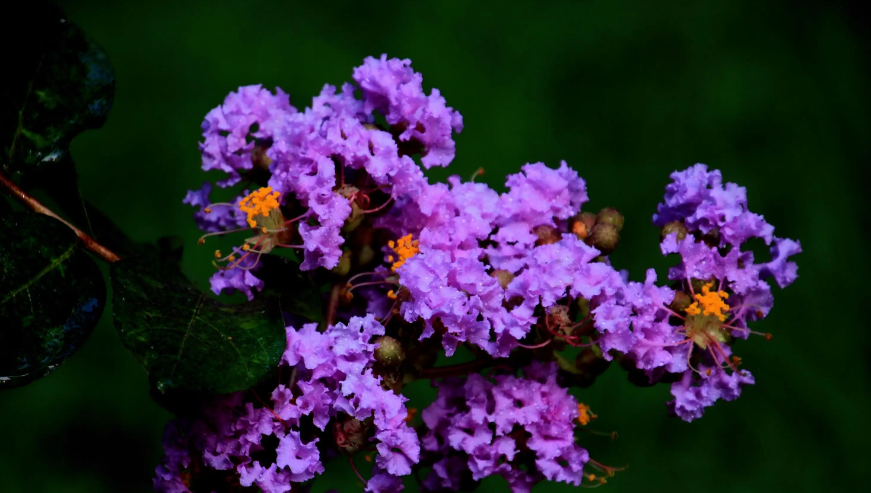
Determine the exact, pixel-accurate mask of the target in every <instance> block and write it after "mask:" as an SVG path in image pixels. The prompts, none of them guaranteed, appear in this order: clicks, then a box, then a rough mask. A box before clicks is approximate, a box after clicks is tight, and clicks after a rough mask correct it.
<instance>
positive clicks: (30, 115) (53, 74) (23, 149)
mask: <svg viewBox="0 0 871 493" xmlns="http://www.w3.org/2000/svg"><path fill="white" fill-rule="evenodd" d="M3 17H4V24H5V25H4V29H3V30H4V31H5V32H4V33H3V34H4V37H8V39H9V41H10V42H14V43H15V44H14V45H6V46H12V48H10V49H7V50H6V51H5V52H4V53H5V54H7V59H6V60H4V68H5V70H4V75H3V78H4V79H5V80H4V82H3V83H4V91H3V93H4V94H3V102H2V107H0V108H2V109H0V143H2V149H3V157H4V158H5V159H4V160H5V161H6V164H5V166H6V167H7V168H9V169H11V171H18V172H29V171H33V170H35V169H39V168H40V167H44V166H45V165H46V164H47V163H51V162H55V161H60V160H62V159H63V158H64V157H65V156H66V154H67V153H68V152H69V143H70V141H71V140H72V138H73V137H75V136H76V135H77V134H79V133H81V132H82V131H84V130H86V129H89V128H99V127H100V126H102V125H103V122H105V121H106V116H107V115H108V113H109V109H110V108H111V107H112V100H113V98H114V93H115V75H114V73H113V71H112V66H111V64H110V63H109V59H108V57H107V56H106V53H105V52H104V51H103V50H102V49H101V48H100V47H99V46H98V45H97V44H96V43H95V42H94V41H93V40H92V39H90V38H89V37H88V36H87V35H85V34H84V33H83V32H82V30H81V29H79V28H78V27H77V26H76V25H74V24H73V23H71V22H69V21H68V20H67V19H66V17H65V16H64V15H63V13H62V12H61V11H60V10H59V9H58V8H57V7H54V6H52V5H47V4H43V3H42V2H22V3H19V4H17V5H16V8H14V9H6V10H5V11H4V13H3ZM7 23H8V24H7ZM7 171H8V170H7Z"/></svg>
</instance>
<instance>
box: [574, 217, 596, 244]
mask: <svg viewBox="0 0 871 493" xmlns="http://www.w3.org/2000/svg"><path fill="white" fill-rule="evenodd" d="M595 225H596V215H595V214H593V213H592V212H580V213H578V214H576V215H575V216H574V217H572V218H571V219H569V230H570V231H571V232H572V233H574V234H575V236H577V237H578V238H579V239H581V240H583V239H586V238H587V236H589V235H590V230H591V229H593V226H595Z"/></svg>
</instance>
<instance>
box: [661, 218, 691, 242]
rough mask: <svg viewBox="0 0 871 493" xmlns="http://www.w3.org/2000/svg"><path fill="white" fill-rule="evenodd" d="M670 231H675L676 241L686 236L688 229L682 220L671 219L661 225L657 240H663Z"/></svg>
mask: <svg viewBox="0 0 871 493" xmlns="http://www.w3.org/2000/svg"><path fill="white" fill-rule="evenodd" d="M672 233H677V241H681V240H683V239H684V238H686V237H687V234H689V230H688V229H687V227H686V225H685V224H684V223H683V221H672V222H670V223H667V224H666V225H665V226H663V227H662V231H660V232H659V241H663V240H665V238H666V237H667V236H668V235H670V234H672Z"/></svg>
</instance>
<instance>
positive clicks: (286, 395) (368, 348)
mask: <svg viewBox="0 0 871 493" xmlns="http://www.w3.org/2000/svg"><path fill="white" fill-rule="evenodd" d="M383 334H384V328H383V327H382V326H381V325H380V324H379V323H378V322H377V321H376V320H375V318H374V317H373V316H372V315H369V316H367V317H354V318H352V319H351V320H350V321H349V322H348V323H347V324H344V323H337V324H335V325H332V326H330V327H328V328H327V330H326V331H325V332H318V331H317V325H316V324H306V325H304V326H303V327H302V328H301V329H300V330H297V329H295V328H293V327H288V328H287V349H286V350H285V352H284V354H283V355H282V358H281V364H282V365H286V366H289V367H291V368H293V369H294V374H295V375H296V378H295V381H293V382H292V383H291V384H290V386H287V385H284V384H280V385H278V386H277V387H276V388H275V390H274V391H273V393H272V396H271V406H269V407H267V406H264V407H256V406H255V405H254V404H253V403H251V402H246V400H245V396H244V393H242V392H239V393H235V394H231V395H229V396H224V397H220V398H218V399H216V400H214V401H213V402H212V403H210V404H209V405H208V406H206V407H205V408H204V409H203V411H202V412H201V413H200V416H199V417H198V418H197V419H196V420H194V421H193V422H190V421H188V420H183V419H179V420H175V421H173V422H171V424H170V425H168V426H167V429H166V433H165V437H164V446H165V452H166V456H165V458H164V463H163V464H161V465H160V466H158V469H157V478H156V479H155V487H156V488H157V489H158V491H188V490H187V489H180V488H181V486H182V485H186V486H185V488H188V487H189V476H190V467H191V464H192V462H191V456H190V454H191V453H196V454H198V455H197V457H196V461H197V464H198V465H201V466H203V467H208V468H212V469H215V470H218V471H235V472H236V473H237V474H238V475H239V482H240V484H241V485H242V486H251V485H256V486H257V487H259V488H261V490H262V491H264V492H267V493H271V492H286V491H289V490H290V487H291V483H297V482H303V481H308V480H310V479H312V478H314V477H315V476H316V475H318V474H321V473H323V471H324V467H323V464H322V461H321V452H320V449H319V448H318V443H319V442H320V440H321V439H322V438H323V437H324V436H327V435H326V434H325V433H324V432H326V431H327V430H328V424H329V423H330V422H331V421H336V422H338V421H339V420H347V419H354V420H358V421H359V422H367V423H368V422H371V424H372V428H373V433H372V436H371V438H370V439H371V440H372V441H374V442H376V444H375V448H376V450H377V452H378V456H377V458H376V465H377V467H378V468H379V471H378V472H377V474H376V475H375V476H373V478H372V479H371V480H370V483H372V484H371V485H370V486H369V489H370V490H372V491H398V489H396V488H395V487H389V486H390V485H394V486H395V485H396V484H399V485H400V486H401V482H399V479H398V477H399V476H404V475H407V474H409V473H410V472H411V466H412V465H414V464H416V463H417V462H418V460H419V455H420V444H419V441H418V437H417V434H416V433H415V432H414V431H413V430H412V429H411V428H409V426H408V423H407V422H406V418H407V416H408V412H407V410H406V408H405V404H404V403H405V402H406V399H405V397H402V396H400V395H397V394H395V393H393V392H392V391H390V390H387V389H385V388H384V387H383V386H382V382H381V377H379V376H376V375H374V374H373V370H372V366H373V364H374V362H375V358H374V352H375V349H377V344H375V343H374V342H373V340H374V339H375V338H376V337H378V336H381V335H383ZM304 422H310V423H312V424H313V425H314V426H315V427H316V428H317V429H318V430H320V432H321V433H319V434H318V435H319V436H317V437H314V438H312V437H310V436H305V435H304V434H303V430H304V427H303V424H304ZM266 436H274V437H275V438H276V439H277V441H278V445H277V447H276V448H275V457H276V458H275V460H274V462H273V463H261V462H260V460H258V459H256V458H255V457H254V456H252V454H255V453H257V452H259V451H261V450H264V446H263V437H266ZM186 479H188V483H185V480H186ZM173 488H175V489H173ZM391 488H393V489H391ZM399 489H401V488H399Z"/></svg>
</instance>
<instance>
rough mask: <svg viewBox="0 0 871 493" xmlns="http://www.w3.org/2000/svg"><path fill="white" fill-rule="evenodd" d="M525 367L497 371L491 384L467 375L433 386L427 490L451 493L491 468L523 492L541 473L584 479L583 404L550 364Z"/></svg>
mask: <svg viewBox="0 0 871 493" xmlns="http://www.w3.org/2000/svg"><path fill="white" fill-rule="evenodd" d="M522 372H523V377H520V378H518V377H515V376H514V375H498V376H496V377H495V379H494V380H495V382H492V381H489V380H488V379H485V378H484V377H482V376H481V375H478V374H472V375H469V376H468V377H467V378H465V379H446V380H443V381H441V382H440V383H438V384H437V386H438V389H439V394H438V397H437V398H436V401H435V402H434V403H433V404H432V405H431V406H430V407H428V408H427V409H426V410H424V411H423V414H422V417H423V422H424V424H425V425H426V427H427V431H426V434H425V435H424V437H423V439H422V445H423V449H424V451H425V456H426V457H425V459H426V460H429V461H430V462H432V470H431V471H430V473H429V475H428V476H427V477H426V479H425V481H424V482H423V486H424V489H426V490H428V491H443V490H449V491H456V490H458V489H460V487H461V483H462V480H463V479H464V478H466V477H469V478H471V479H472V480H480V479H483V478H485V477H487V476H491V475H494V474H498V475H500V476H502V477H504V478H505V479H506V480H507V481H508V484H509V485H510V486H511V490H512V491H514V492H521V491H527V492H528V491H529V490H530V489H531V488H532V487H533V486H534V485H535V484H537V483H538V482H540V481H542V480H545V479H547V480H550V481H558V482H564V483H570V484H573V485H575V486H578V485H580V484H581V483H582V482H583V481H584V479H585V476H584V473H583V471H584V465H585V464H586V463H587V462H588V461H589V460H590V457H589V454H588V453H587V451H586V450H584V449H583V448H581V447H580V446H579V445H578V444H577V443H576V437H575V433H574V431H575V426H577V425H579V424H580V421H579V419H578V418H579V408H580V409H583V407H582V405H581V406H579V405H578V403H577V401H576V400H575V398H574V397H572V396H571V395H569V394H568V392H567V390H566V389H565V388H563V387H560V386H559V385H557V383H556V377H557V368H556V365H555V364H553V363H549V364H543V363H538V362H536V363H533V365H532V366H529V367H527V368H524V369H523V370H522ZM521 466H524V468H521ZM594 477H595V475H593V478H590V477H589V475H588V476H587V477H586V478H588V479H590V480H591V481H592V479H594Z"/></svg>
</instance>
